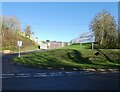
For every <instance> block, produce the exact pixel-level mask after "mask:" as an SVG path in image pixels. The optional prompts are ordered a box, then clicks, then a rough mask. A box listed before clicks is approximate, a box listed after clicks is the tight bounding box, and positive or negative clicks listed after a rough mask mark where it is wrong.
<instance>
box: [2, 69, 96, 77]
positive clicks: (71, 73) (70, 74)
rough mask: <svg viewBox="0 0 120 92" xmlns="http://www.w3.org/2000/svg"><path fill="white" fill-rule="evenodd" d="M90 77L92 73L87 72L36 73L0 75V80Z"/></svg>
mask: <svg viewBox="0 0 120 92" xmlns="http://www.w3.org/2000/svg"><path fill="white" fill-rule="evenodd" d="M87 74H88V75H90V74H94V73H93V72H87V71H72V72H50V73H45V72H37V73H18V74H13V73H9V74H1V76H0V78H24V77H48V76H52V77H54V76H73V75H87Z"/></svg>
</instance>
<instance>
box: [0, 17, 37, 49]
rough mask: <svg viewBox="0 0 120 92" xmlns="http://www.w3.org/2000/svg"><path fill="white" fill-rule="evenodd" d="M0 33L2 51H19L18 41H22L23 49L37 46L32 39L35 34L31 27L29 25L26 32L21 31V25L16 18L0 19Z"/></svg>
mask: <svg viewBox="0 0 120 92" xmlns="http://www.w3.org/2000/svg"><path fill="white" fill-rule="evenodd" d="M0 25H1V28H0V33H1V36H2V49H3V50H5V49H9V50H11V51H14V50H18V46H17V41H19V40H20V41H22V42H23V46H22V49H24V48H28V47H30V46H35V45H36V44H35V42H34V41H32V40H31V39H30V37H31V35H32V34H33V32H31V26H29V25H27V26H26V27H25V29H24V32H22V30H21V23H20V21H19V19H18V18H17V17H15V16H2V17H1V18H0Z"/></svg>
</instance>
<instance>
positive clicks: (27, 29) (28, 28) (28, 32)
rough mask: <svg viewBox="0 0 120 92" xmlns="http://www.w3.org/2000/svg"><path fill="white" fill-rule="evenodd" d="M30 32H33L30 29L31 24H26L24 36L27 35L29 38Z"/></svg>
mask: <svg viewBox="0 0 120 92" xmlns="http://www.w3.org/2000/svg"><path fill="white" fill-rule="evenodd" d="M32 34H34V33H33V32H32V31H31V26H30V25H27V26H26V27H25V36H26V37H29V39H30V36H31V35H32Z"/></svg>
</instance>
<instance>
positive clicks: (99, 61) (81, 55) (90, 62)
mask: <svg viewBox="0 0 120 92" xmlns="http://www.w3.org/2000/svg"><path fill="white" fill-rule="evenodd" d="M96 52H99V53H100V54H99V55H98V56H96V55H95V53H96ZM119 54H120V52H118V50H117V49H100V50H99V51H98V50H95V49H93V50H92V49H79V48H77V45H74V46H69V47H64V48H61V49H55V50H47V51H44V52H34V53H31V54H26V55H22V56H21V57H20V58H19V57H15V58H13V62H15V63H17V64H22V65H25V66H32V67H39V68H48V67H51V68H53V69H61V68H64V69H73V68H76V69H83V68H84V69H87V68H94V69H98V68H103V69H109V68H110V69H111V68H114V69H115V68H119V67H120V60H119V58H118V55H119Z"/></svg>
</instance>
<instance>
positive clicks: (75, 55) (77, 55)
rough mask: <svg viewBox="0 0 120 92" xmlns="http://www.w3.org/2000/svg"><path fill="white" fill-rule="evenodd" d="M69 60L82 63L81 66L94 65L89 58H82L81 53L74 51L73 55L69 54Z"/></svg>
mask: <svg viewBox="0 0 120 92" xmlns="http://www.w3.org/2000/svg"><path fill="white" fill-rule="evenodd" d="M67 55H68V58H69V59H71V60H72V61H73V62H76V63H80V64H92V62H91V61H90V60H89V58H84V57H82V55H81V53H80V52H79V51H77V50H73V51H72V52H71V53H69V52H68V53H67Z"/></svg>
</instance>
